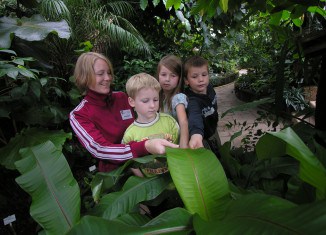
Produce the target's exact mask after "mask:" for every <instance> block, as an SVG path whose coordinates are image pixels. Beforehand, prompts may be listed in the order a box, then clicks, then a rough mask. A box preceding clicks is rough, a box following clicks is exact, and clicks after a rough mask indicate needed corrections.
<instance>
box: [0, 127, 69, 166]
mask: <svg viewBox="0 0 326 235" xmlns="http://www.w3.org/2000/svg"><path fill="white" fill-rule="evenodd" d="M71 136H72V135H71V133H66V132H64V131H63V130H58V131H50V130H47V129H44V128H27V129H24V130H22V131H21V133H19V134H17V135H16V136H15V137H13V138H12V139H10V141H9V143H8V144H7V145H6V146H4V147H3V148H1V149H0V164H1V165H3V166H4V167H6V168H7V169H10V170H14V169H16V166H15V164H14V163H15V162H16V161H18V160H20V159H21V156H20V154H19V150H20V149H21V148H24V147H31V146H34V145H38V144H41V143H43V142H45V141H47V140H50V141H52V143H53V144H54V145H55V147H56V148H57V149H58V150H61V149H62V145H63V144H64V142H65V141H66V140H67V139H71Z"/></svg>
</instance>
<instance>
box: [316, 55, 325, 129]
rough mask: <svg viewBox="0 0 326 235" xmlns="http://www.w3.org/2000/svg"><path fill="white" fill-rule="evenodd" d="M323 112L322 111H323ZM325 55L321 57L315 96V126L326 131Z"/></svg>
mask: <svg viewBox="0 0 326 235" xmlns="http://www.w3.org/2000/svg"><path fill="white" fill-rule="evenodd" d="M323 110H324V111H323ZM325 110H326V53H324V54H323V56H322V62H321V69H320V77H319V82H318V90H317V95H316V109H315V126H316V129H318V130H321V131H326V111H325Z"/></svg>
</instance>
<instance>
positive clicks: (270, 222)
mask: <svg viewBox="0 0 326 235" xmlns="http://www.w3.org/2000/svg"><path fill="white" fill-rule="evenodd" d="M325 224H326V202H325V200H323V201H319V202H315V203H312V204H307V205H300V206H296V205H295V204H293V203H291V202H289V201H287V200H284V199H281V198H278V197H274V196H270V195H264V194H249V195H245V196H243V197H241V198H239V199H238V200H235V201H233V202H232V203H230V207H229V208H228V210H227V212H226V216H225V218H224V219H223V220H214V221H210V222H207V221H204V220H202V219H201V218H200V217H199V216H195V217H194V228H195V231H196V233H197V234H216V233H218V234H248V235H251V234H324V233H325V228H326V227H325Z"/></svg>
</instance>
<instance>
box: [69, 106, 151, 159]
mask: <svg viewBox="0 0 326 235" xmlns="http://www.w3.org/2000/svg"><path fill="white" fill-rule="evenodd" d="M82 106H83V101H82V102H81V103H80V104H79V106H77V107H76V108H75V109H74V110H73V111H72V112H71V113H70V116H69V119H70V125H71V127H72V129H73V130H74V132H75V134H76V135H77V137H78V139H79V141H80V142H81V144H82V145H83V146H84V147H85V148H86V149H87V150H88V151H89V152H90V153H91V154H92V155H93V156H94V157H95V158H98V159H101V160H108V161H112V162H115V163H118V162H123V161H126V160H128V159H131V158H135V157H139V156H143V155H146V154H148V152H147V150H146V148H145V142H144V141H142V142H134V143H129V144H115V143H111V142H109V141H107V140H106V139H105V138H104V136H103V135H102V134H101V132H100V131H99V130H98V129H97V128H96V126H95V125H94V123H93V122H92V121H90V120H89V119H88V117H87V115H83V113H81V112H78V110H79V109H80V107H82Z"/></svg>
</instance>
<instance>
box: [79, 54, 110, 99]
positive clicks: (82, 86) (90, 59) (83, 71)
mask: <svg viewBox="0 0 326 235" xmlns="http://www.w3.org/2000/svg"><path fill="white" fill-rule="evenodd" d="M98 59H102V60H104V61H105V62H106V63H107V64H108V66H109V69H110V72H111V74H112V77H114V76H113V66H112V63H111V61H110V60H109V59H108V58H107V57H106V56H104V55H102V54H100V53H97V52H86V53H83V54H81V55H80V56H79V57H78V60H77V62H76V66H75V71H74V78H75V80H76V85H77V87H78V89H79V90H80V91H81V92H82V93H83V94H84V95H85V93H86V92H87V88H88V87H89V86H90V85H91V84H92V83H93V82H95V79H96V78H95V77H96V75H95V71H94V64H95V62H96V60H98Z"/></svg>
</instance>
